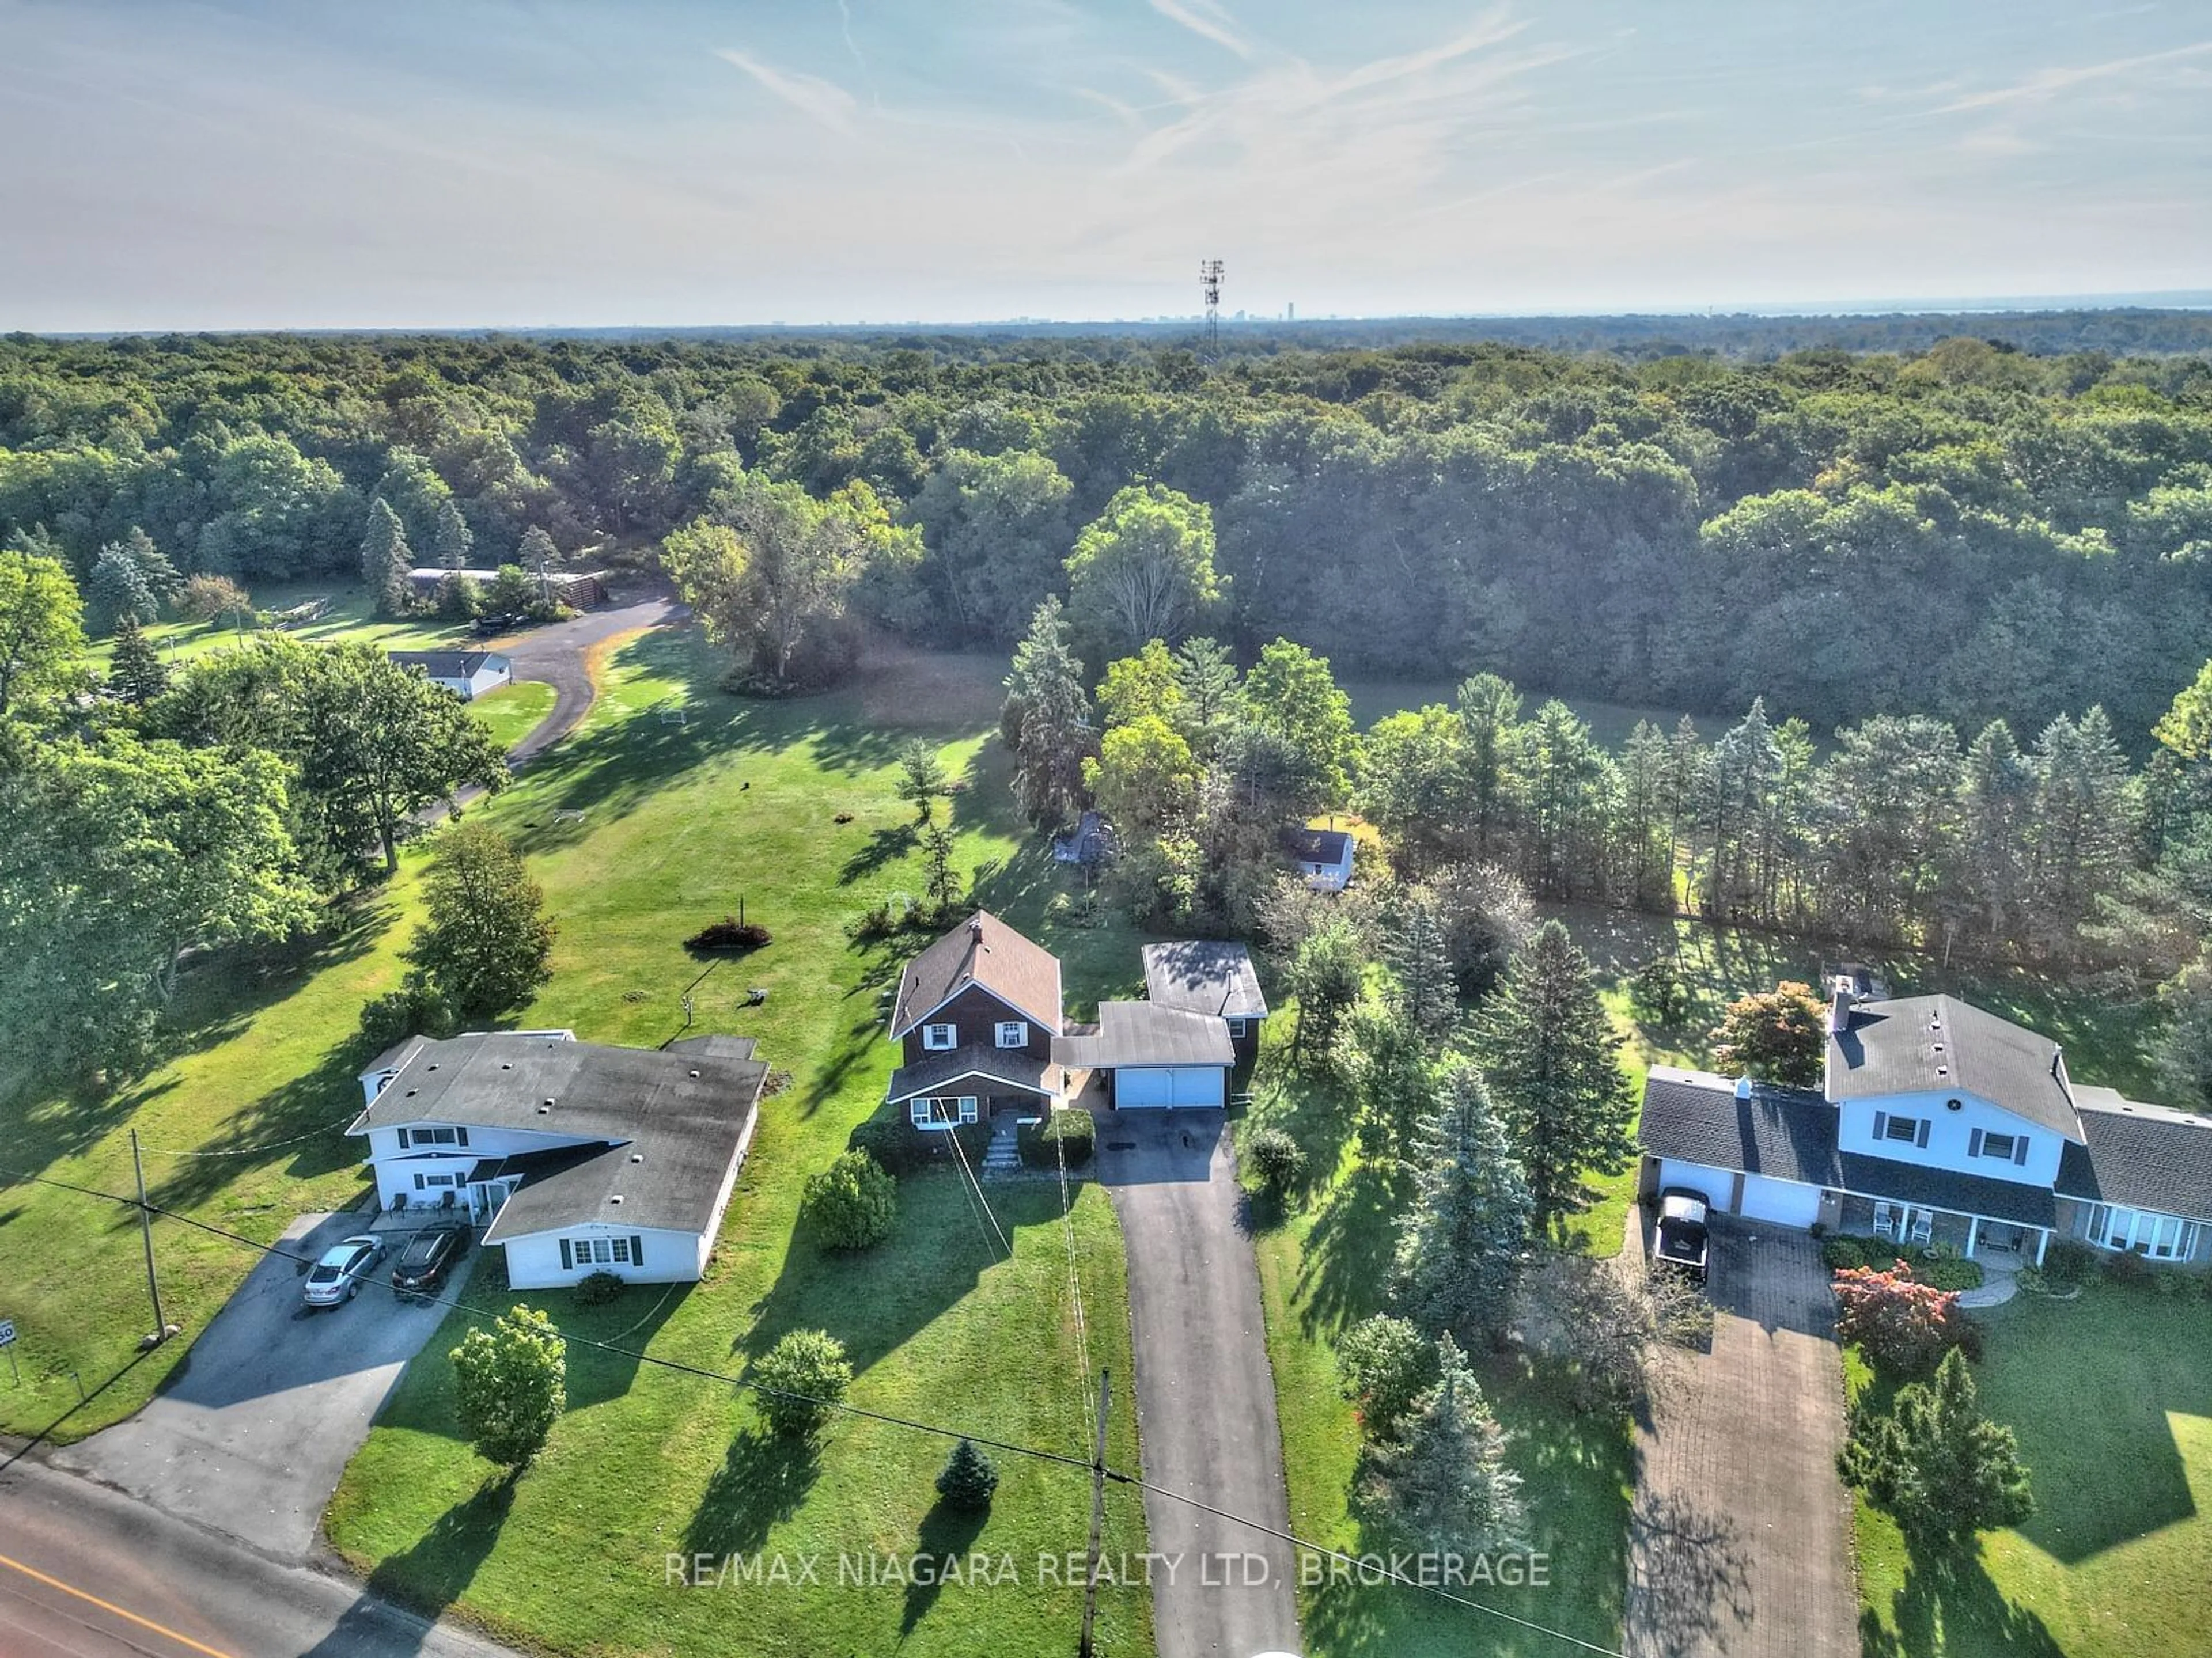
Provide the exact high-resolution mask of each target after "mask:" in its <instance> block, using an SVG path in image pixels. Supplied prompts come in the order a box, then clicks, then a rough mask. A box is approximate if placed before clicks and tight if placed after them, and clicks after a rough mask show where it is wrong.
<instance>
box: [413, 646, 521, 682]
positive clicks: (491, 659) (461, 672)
mask: <svg viewBox="0 0 2212 1658" xmlns="http://www.w3.org/2000/svg"><path fill="white" fill-rule="evenodd" d="M391 656H392V660H393V661H394V662H396V663H398V665H400V666H401V667H403V668H420V669H422V671H423V672H424V673H425V674H426V675H428V677H430V678H432V679H473V678H475V677H477V670H478V669H479V668H482V667H483V666H484V665H486V664H489V665H490V666H491V668H492V669H493V671H495V672H505V671H506V669H507V659H506V658H505V657H504V656H502V655H501V654H500V653H498V652H497V651H393V652H392V653H391Z"/></svg>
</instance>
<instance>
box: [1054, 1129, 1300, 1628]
mask: <svg viewBox="0 0 2212 1658" xmlns="http://www.w3.org/2000/svg"><path fill="white" fill-rule="evenodd" d="M1098 1131H1099V1139H1100V1145H1101V1151H1100V1156H1099V1174H1100V1177H1101V1179H1102V1180H1103V1181H1104V1183H1105V1185H1106V1187H1107V1188H1108V1190H1109V1192H1110V1193H1112V1196H1113V1199H1114V1209H1115V1213H1116V1214H1117V1215H1119V1216H1120V1218H1121V1234H1122V1237H1123V1239H1124V1241H1125V1242H1126V1246H1127V1250H1128V1256H1129V1321H1130V1325H1131V1328H1132V1332H1133V1337H1134V1340H1135V1346H1136V1363H1137V1376H1136V1396H1137V1423H1138V1430H1139V1435H1140V1436H1141V1440H1142V1452H1143V1458H1144V1470H1145V1477H1146V1479H1148V1480H1151V1481H1152V1482H1153V1483H1155V1484H1157V1485H1164V1486H1166V1487H1168V1488H1169V1489H1170V1490H1172V1491H1180V1492H1183V1493H1185V1494H1187V1495H1188V1496H1192V1497H1198V1498H1200V1499H1201V1500H1203V1501H1205V1502H1206V1503H1211V1504H1212V1505H1213V1506H1214V1507H1216V1508H1219V1509H1225V1510H1227V1511H1228V1512H1230V1513H1231V1514H1237V1515H1250V1516H1251V1517H1253V1518H1254V1519H1256V1520H1259V1521H1264V1522H1265V1523H1267V1524H1268V1525H1270V1526H1273V1527H1276V1528H1278V1529H1279V1530H1287V1529H1288V1527H1289V1525H1290V1506H1289V1499H1288V1497H1286V1496H1285V1491H1284V1485H1283V1440H1282V1434H1281V1431H1280V1430H1279V1428H1278V1427H1277V1426H1276V1421H1275V1383H1274V1376H1273V1372H1272V1371H1271V1370H1269V1369H1268V1365H1267V1326H1266V1323H1265V1321H1264V1319H1263V1316H1262V1314H1261V1304H1260V1272H1259V1266H1258V1265H1257V1263H1256V1262H1255V1260H1253V1257H1252V1242H1251V1240H1250V1239H1249V1237H1248V1236H1245V1234H1244V1231H1243V1229H1242V1227H1241V1226H1240V1225H1239V1224H1238V1215H1239V1208H1240V1200H1239V1193H1238V1192H1237V1180H1236V1165H1235V1163H1234V1162H1233V1161H1232V1160H1231V1156H1230V1151H1229V1138H1228V1133H1227V1126H1226V1124H1225V1121H1224V1119H1223V1117H1222V1114H1221V1113H1220V1112H1218V1111H1177V1112H1150V1111H1143V1112H1138V1111H1131V1112H1123V1113H1121V1114H1102V1115H1101V1116H1100V1118H1099V1121H1098ZM1145 1520H1146V1524H1147V1526H1148V1527H1150V1528H1151V1531H1152V1548H1153V1549H1154V1550H1155V1551H1156V1552H1158V1553H1161V1554H1164V1555H1166V1556H1168V1557H1169V1558H1170V1560H1172V1561H1176V1562H1177V1563H1178V1564H1177V1569H1176V1570H1175V1571H1174V1572H1173V1573H1172V1575H1169V1574H1164V1573H1162V1572H1158V1571H1156V1572H1154V1573H1153V1576H1152V1621H1153V1625H1154V1627H1155V1629H1156V1631H1157V1632H1158V1643H1159V1651H1160V1658H1200V1655H1207V1658H1251V1655H1253V1654H1255V1653H1262V1652H1296V1651H1297V1649H1298V1620H1297V1593H1296V1583H1297V1576H1296V1573H1297V1561H1296V1558H1295V1557H1294V1555H1293V1552H1292V1551H1291V1548H1290V1546H1288V1545H1287V1544H1285V1543H1282V1542H1280V1541H1279V1540H1276V1539H1274V1538H1271V1537H1268V1536H1267V1535H1265V1534H1264V1533H1260V1532H1256V1531H1254V1530H1253V1529H1252V1528H1251V1527H1249V1526H1240V1525H1237V1524H1235V1523H1233V1522H1231V1521H1225V1520H1220V1519H1217V1518H1215V1517H1214V1516H1213V1515H1208V1514H1206V1513H1205V1512H1203V1511H1202V1510H1200V1509H1194V1508H1192V1507H1191V1506H1190V1505H1189V1504H1188V1503H1178V1502H1176V1501H1174V1500H1172V1499H1171V1498H1169V1497H1161V1496H1158V1495H1156V1494H1155V1493H1152V1492H1150V1491H1147V1492H1146V1494H1145ZM1248 1573H1249V1576H1252V1577H1254V1578H1255V1579H1257V1580H1258V1581H1256V1582H1251V1583H1249V1584H1248V1583H1247V1582H1245V1579H1246V1577H1247V1576H1248Z"/></svg>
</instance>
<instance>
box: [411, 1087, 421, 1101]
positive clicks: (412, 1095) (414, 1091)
mask: <svg viewBox="0 0 2212 1658" xmlns="http://www.w3.org/2000/svg"><path fill="white" fill-rule="evenodd" d="M421 1092H422V1090H421V1089H419V1088H410V1089H409V1090H407V1097H408V1098H409V1099H410V1100H411V1099H413V1098H414V1097H415V1096H416V1095H417V1094H419V1093H421Z"/></svg>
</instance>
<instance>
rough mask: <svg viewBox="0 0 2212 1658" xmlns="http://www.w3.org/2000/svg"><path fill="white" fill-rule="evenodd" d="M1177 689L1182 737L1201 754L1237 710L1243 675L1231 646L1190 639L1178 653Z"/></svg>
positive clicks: (1176, 656)
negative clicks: (1181, 721)
mask: <svg viewBox="0 0 2212 1658" xmlns="http://www.w3.org/2000/svg"><path fill="white" fill-rule="evenodd" d="M1175 676H1176V689H1178V690H1180V691H1181V692H1182V718H1183V724H1184V732H1183V735H1184V736H1185V737H1186V738H1188V739H1189V742H1190V745H1191V747H1192V748H1193V749H1194V750H1197V751H1198V752H1199V753H1200V755H1205V754H1209V753H1211V752H1212V748H1213V739H1214V738H1215V736H1216V735H1217V734H1218V732H1219V731H1220V729H1221V726H1222V725H1223V724H1224V723H1225V721H1226V720H1228V719H1229V718H1230V715H1231V713H1232V712H1233V711H1234V710H1235V708H1236V707H1237V692H1238V690H1239V689H1241V688H1242V686H1243V676H1241V675H1240V674H1239V673H1238V672H1237V659H1236V658H1235V657H1234V656H1232V655H1231V654H1230V651H1229V647H1227V646H1226V645H1224V644H1222V643H1220V642H1219V641H1216V640H1212V639H1187V640H1185V641H1183V642H1182V648H1181V649H1179V650H1177V651H1176V653H1175Z"/></svg>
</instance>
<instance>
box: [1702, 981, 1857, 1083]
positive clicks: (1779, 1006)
mask: <svg viewBox="0 0 2212 1658" xmlns="http://www.w3.org/2000/svg"><path fill="white" fill-rule="evenodd" d="M1662 959H1663V958H1662ZM1827 1029H1828V1026H1827V1009H1826V1005H1825V1004H1824V1003H1823V1002H1822V1001H1821V1000H1820V998H1819V997H1818V996H1815V995H1814V993H1813V987H1812V986H1810V985H1808V984H1802V983H1800V982H1798V981H1796V980H1794V979H1784V981H1782V982H1781V983H1780V984H1778V985H1777V986H1775V987H1774V988H1773V989H1771V990H1762V991H1756V992H1754V993H1752V994H1751V995H1748V996H1740V997H1738V998H1737V999H1735V1001H1732V1002H1730V1003H1729V1005H1728V1007H1727V1009H1726V1010H1725V1011H1723V1013H1722V1015H1721V1022H1720V1023H1719V1024H1718V1025H1717V1026H1716V1027H1715V1028H1714V1029H1713V1032H1712V1040H1713V1054H1714V1057H1715V1058H1716V1059H1717V1060H1720V1061H1721V1062H1722V1063H1723V1065H1726V1066H1729V1068H1730V1069H1732V1070H1734V1071H1735V1072H1737V1073H1738V1074H1739V1075H1742V1076H1747V1077H1759V1078H1764V1079H1765V1080H1766V1081H1768V1082H1775V1083H1783V1084H1787V1085H1789V1086H1790V1087H1791V1088H1817V1087H1819V1086H1820V1077H1821V1073H1822V1070H1823V1068H1824V1066H1825V1063H1826V1056H1827V1046H1828V1037H1827Z"/></svg>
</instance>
